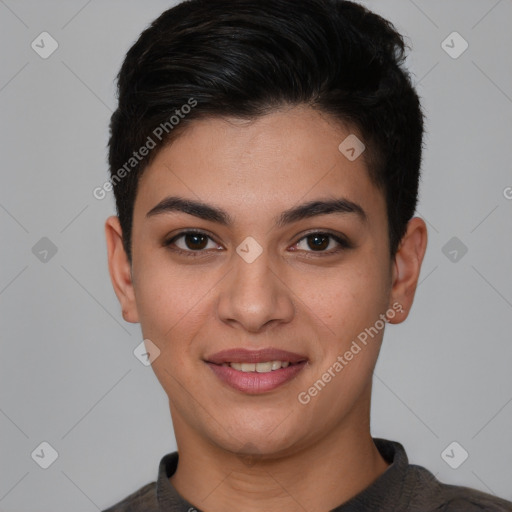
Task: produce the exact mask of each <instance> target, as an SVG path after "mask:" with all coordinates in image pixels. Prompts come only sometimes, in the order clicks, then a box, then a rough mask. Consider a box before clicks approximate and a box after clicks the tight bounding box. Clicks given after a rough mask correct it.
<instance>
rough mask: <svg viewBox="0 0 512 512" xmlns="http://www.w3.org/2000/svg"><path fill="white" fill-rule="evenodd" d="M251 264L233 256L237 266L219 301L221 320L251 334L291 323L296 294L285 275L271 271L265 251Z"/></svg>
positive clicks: (227, 280)
mask: <svg viewBox="0 0 512 512" xmlns="http://www.w3.org/2000/svg"><path fill="white" fill-rule="evenodd" d="M249 261H250V260H248V261H246V260H244V259H243V257H241V256H239V255H238V254H233V262H232V265H233V267H232V270H231V272H229V274H228V275H227V276H226V279H224V280H223V283H222V285H221V291H220V296H219V300H218V316H219V318H220V320H222V321H223V322H226V323H228V324H231V326H233V327H235V326H238V327H239V328H240V329H244V330H246V331H248V332H251V333H257V332H261V331H263V330H265V329H269V328H270V326H272V325H277V324H280V323H287V322H290V321H291V320H292V319H293V317H294V315H295V307H294V301H293V292H292V290H291V289H290V287H289V286H288V284H287V283H286V282H285V279H284V274H283V272H279V270H278V269H276V268H273V267H272V268H271V266H270V262H269V257H268V252H266V251H265V250H263V252H262V253H261V254H260V255H259V256H258V257H257V258H256V259H255V260H254V261H252V262H249ZM274 267H275V265H274Z"/></svg>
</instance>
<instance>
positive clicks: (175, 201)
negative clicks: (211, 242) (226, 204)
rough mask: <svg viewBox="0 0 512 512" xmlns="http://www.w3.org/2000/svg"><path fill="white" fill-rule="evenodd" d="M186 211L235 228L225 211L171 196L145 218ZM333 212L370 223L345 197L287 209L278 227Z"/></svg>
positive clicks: (277, 220)
mask: <svg viewBox="0 0 512 512" xmlns="http://www.w3.org/2000/svg"><path fill="white" fill-rule="evenodd" d="M173 212H183V213H187V214H189V215H193V216H195V217H199V218H200V219H204V220H208V221H211V222H216V223H218V224H221V225H223V226H232V225H233V224H234V222H233V218H232V217H231V215H229V213H228V212H226V211H225V210H223V209H221V208H218V207H216V206H213V205H209V204H206V203H203V202H201V201H195V200H192V199H185V198H182V197H177V196H169V197H166V198H165V199H163V200H162V201H160V202H159V203H158V204H157V205H156V206H155V207H153V208H152V209H151V210H149V212H148V213H147V214H146V217H154V216H156V215H161V214H165V213H173ZM334 213H338V214H339V213H342V214H351V215H355V216H357V217H358V218H359V219H360V220H362V221H363V222H367V221H368V216H367V214H366V212H365V211H364V209H363V208H362V207H361V206H360V205H359V204H357V203H354V202H353V201H350V200H348V199H346V198H336V199H328V200H315V201H309V202H307V203H304V204H301V205H299V206H295V207H293V208H290V209H289V210H285V211H284V212H282V213H281V214H280V215H279V216H278V217H277V219H276V221H275V225H276V227H284V226H286V225H288V224H292V223H293V222H298V221H299V220H303V219H309V218H312V217H317V216H320V215H328V214H334Z"/></svg>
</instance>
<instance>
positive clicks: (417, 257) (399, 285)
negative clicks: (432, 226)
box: [389, 217, 427, 324]
mask: <svg viewBox="0 0 512 512" xmlns="http://www.w3.org/2000/svg"><path fill="white" fill-rule="evenodd" d="M426 249H427V226H426V224H425V222H424V221H423V219H420V218H419V217H413V218H412V219H411V220H410V221H409V223H408V224H407V231H406V233H405V235H404V237H403V238H402V241H401V244H400V247H399V249H398V251H397V253H396V255H395V261H394V265H393V281H392V289H391V295H390V304H389V307H393V305H394V304H395V308H396V304H399V305H400V306H401V309H402V311H401V312H398V313H397V314H396V315H395V316H394V317H393V318H392V319H390V320H389V323H393V324H398V323H400V322H403V321H404V320H405V319H406V318H407V316H408V314H409V311H410V309H411V306H412V303H413V300H414V294H415V292H416V287H417V285H418V278H419V275H420V271H421V264H422V262H423V257H424V256H425V251H426Z"/></svg>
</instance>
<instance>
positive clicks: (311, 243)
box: [295, 232, 351, 255]
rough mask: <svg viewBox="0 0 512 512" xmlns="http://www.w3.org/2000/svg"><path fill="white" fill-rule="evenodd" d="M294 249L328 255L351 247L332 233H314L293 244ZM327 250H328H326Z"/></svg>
mask: <svg viewBox="0 0 512 512" xmlns="http://www.w3.org/2000/svg"><path fill="white" fill-rule="evenodd" d="M301 244H302V247H301ZM336 245H337V247H336ZM295 247H297V248H298V249H299V250H304V251H305V252H317V253H325V254H326V255H328V254H334V253H337V252H340V251H342V250H343V249H350V247H351V245H350V244H349V242H348V241H347V240H345V239H344V238H342V237H340V236H337V235H334V234H332V233H322V232H315V233H309V234H308V235H306V236H304V237H302V238H301V239H300V240H299V241H298V242H297V243H296V244H295ZM328 248H330V250H326V249H328Z"/></svg>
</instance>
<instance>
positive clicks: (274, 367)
mask: <svg viewBox="0 0 512 512" xmlns="http://www.w3.org/2000/svg"><path fill="white" fill-rule="evenodd" d="M279 368H281V361H272V370H279Z"/></svg>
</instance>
